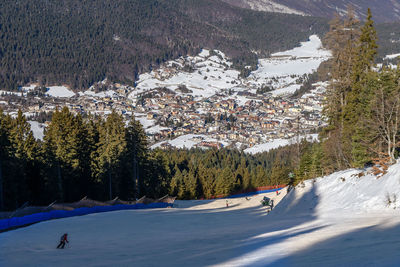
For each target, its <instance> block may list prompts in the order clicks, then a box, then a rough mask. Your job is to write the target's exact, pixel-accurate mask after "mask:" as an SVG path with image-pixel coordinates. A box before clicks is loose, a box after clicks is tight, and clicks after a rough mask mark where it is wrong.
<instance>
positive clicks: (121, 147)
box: [95, 111, 127, 199]
mask: <svg viewBox="0 0 400 267" xmlns="http://www.w3.org/2000/svg"><path fill="white" fill-rule="evenodd" d="M125 137H126V136H125V123H124V120H123V118H122V116H121V115H119V114H117V113H116V112H115V111H113V112H112V113H111V114H110V115H108V117H107V119H106V121H105V122H102V123H101V125H100V127H99V145H98V149H97V155H98V156H97V158H96V159H95V160H96V161H97V163H98V165H97V170H96V173H97V177H98V181H100V182H102V184H103V185H104V186H106V185H108V186H107V188H108V197H109V199H112V198H113V196H114V195H115V192H113V185H116V184H118V183H119V182H120V181H118V179H119V178H120V177H119V176H118V170H119V169H118V166H120V163H121V160H122V156H123V155H124V154H125V153H126V149H127V142H126V138H125ZM113 176H114V179H113ZM114 189H116V188H114ZM114 191H115V190H114Z"/></svg>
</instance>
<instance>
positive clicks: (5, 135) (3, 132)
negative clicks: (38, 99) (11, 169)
mask: <svg viewBox="0 0 400 267" xmlns="http://www.w3.org/2000/svg"><path fill="white" fill-rule="evenodd" d="M10 128H11V117H10V116H8V115H5V114H4V113H3V110H2V109H1V108H0V210H3V209H5V208H6V206H5V203H4V202H5V199H4V180H5V174H4V172H3V168H6V167H7V165H6V164H7V163H8V162H7V160H8V158H9V155H10V154H9V149H10V140H9V137H10Z"/></svg>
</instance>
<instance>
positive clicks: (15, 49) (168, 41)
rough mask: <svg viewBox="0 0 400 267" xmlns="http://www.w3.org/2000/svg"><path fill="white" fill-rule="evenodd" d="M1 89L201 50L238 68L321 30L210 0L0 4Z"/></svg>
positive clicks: (115, 76) (81, 80) (130, 76)
mask: <svg viewBox="0 0 400 267" xmlns="http://www.w3.org/2000/svg"><path fill="white" fill-rule="evenodd" d="M0 14H1V16H0V33H1V34H0V88H7V89H16V88H17V86H18V85H24V84H26V83H29V82H39V84H40V85H49V84H67V85H70V86H71V87H72V88H75V89H81V88H88V87H89V86H90V85H92V84H93V83H94V82H97V81H101V80H103V79H104V78H105V77H107V78H109V79H110V80H112V81H114V82H125V83H128V84H133V83H134V81H135V80H136V78H137V75H138V73H140V72H144V71H148V70H149V69H151V68H154V67H156V66H157V65H159V64H160V63H162V62H164V61H166V60H169V59H173V58H177V57H179V56H181V55H188V54H195V53H197V52H199V51H200V49H201V48H203V47H205V48H211V49H220V50H222V51H223V52H225V53H227V54H228V55H229V56H231V57H232V58H233V61H234V63H235V66H236V67H237V68H238V69H240V68H243V69H245V68H244V66H246V65H252V66H253V67H255V65H256V64H257V56H256V55H255V54H254V53H253V52H252V51H257V52H259V53H260V54H268V53H269V52H273V51H278V50H285V49H287V48H291V47H293V46H295V45H297V44H298V43H299V42H300V41H304V40H306V39H307V37H308V36H310V35H311V34H313V33H317V34H320V35H322V34H323V33H324V32H326V31H327V30H328V27H327V26H328V25H327V21H326V20H324V19H320V18H312V17H303V16H295V15H286V14H273V13H264V12H256V11H251V10H244V9H240V8H236V7H233V6H230V5H228V4H226V3H223V2H221V1H215V0H169V1H161V0H146V1H143V0H120V1H114V0H103V1H95V0H88V1H80V0H63V1H47V0H37V1H30V0H21V1H2V2H1V3H0Z"/></svg>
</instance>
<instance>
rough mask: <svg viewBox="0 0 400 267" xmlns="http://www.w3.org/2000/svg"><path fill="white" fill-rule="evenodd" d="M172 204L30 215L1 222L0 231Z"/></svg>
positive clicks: (135, 205) (85, 208)
mask: <svg viewBox="0 0 400 267" xmlns="http://www.w3.org/2000/svg"><path fill="white" fill-rule="evenodd" d="M171 206H172V204H171V203H159V202H158V203H150V204H143V203H137V204H133V205H124V204H119V205H114V206H95V207H90V208H89V207H83V208H76V209H74V210H51V211H48V212H39V213H34V214H30V215H25V216H21V217H12V218H8V219H3V220H0V231H2V230H7V229H13V228H16V227H21V226H24V225H30V224H33V223H38V222H43V221H48V220H53V219H61V218H68V217H74V216H82V215H87V214H92V213H99V212H107V211H116V210H134V209H155V208H167V207H171Z"/></svg>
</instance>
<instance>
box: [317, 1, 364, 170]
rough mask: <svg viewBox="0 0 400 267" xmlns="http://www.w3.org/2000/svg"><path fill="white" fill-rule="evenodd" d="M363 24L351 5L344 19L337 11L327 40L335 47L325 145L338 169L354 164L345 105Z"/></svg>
mask: <svg viewBox="0 0 400 267" xmlns="http://www.w3.org/2000/svg"><path fill="white" fill-rule="evenodd" d="M359 27H360V24H359V21H358V20H357V19H356V18H355V15H354V11H353V9H352V7H351V6H349V8H348V11H347V17H346V18H345V19H344V20H343V19H342V18H340V17H339V15H336V16H335V18H334V19H333V20H332V21H331V22H330V31H329V32H328V33H327V34H326V36H325V39H324V42H325V44H326V46H327V47H328V48H329V49H330V50H331V51H332V59H331V60H330V61H329V62H330V63H331V64H330V66H331V72H330V73H331V81H330V84H329V86H328V89H327V101H326V104H325V107H324V115H325V116H326V117H327V118H328V126H327V127H326V128H325V129H324V132H323V137H327V138H325V142H324V149H325V154H326V156H327V157H330V158H332V162H331V165H333V166H334V169H342V168H344V167H349V166H350V161H351V157H350V155H349V154H350V152H349V151H348V150H347V148H348V147H349V143H348V142H346V140H345V138H344V136H343V130H344V109H345V107H346V105H347V103H348V97H349V93H350V92H351V90H352V81H353V80H352V72H353V68H354V64H355V56H356V49H357V45H358V39H359V37H360V34H361V33H360V29H359Z"/></svg>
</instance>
